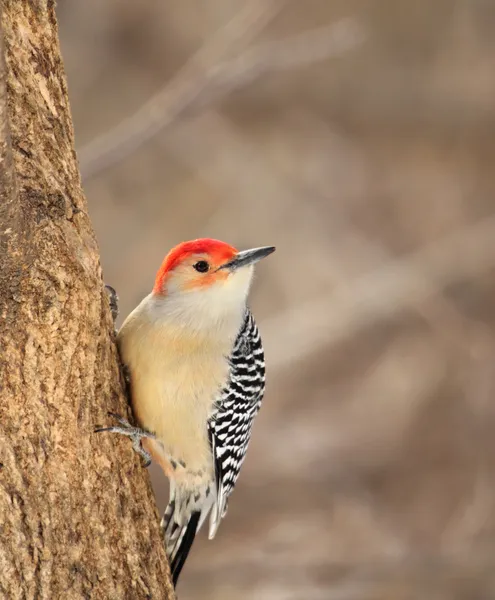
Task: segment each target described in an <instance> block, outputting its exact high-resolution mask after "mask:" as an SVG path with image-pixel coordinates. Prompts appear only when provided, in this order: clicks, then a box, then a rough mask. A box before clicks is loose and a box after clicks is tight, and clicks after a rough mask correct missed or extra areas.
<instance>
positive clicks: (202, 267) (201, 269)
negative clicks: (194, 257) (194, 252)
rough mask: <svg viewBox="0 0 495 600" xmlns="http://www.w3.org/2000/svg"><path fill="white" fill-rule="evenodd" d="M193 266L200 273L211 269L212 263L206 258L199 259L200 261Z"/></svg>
mask: <svg viewBox="0 0 495 600" xmlns="http://www.w3.org/2000/svg"><path fill="white" fill-rule="evenodd" d="M193 267H194V268H195V269H196V271H198V272H199V273H206V272H207V271H208V270H209V269H210V265H209V264H208V263H207V262H206V260H198V262H197V263H196V264H195V265H193Z"/></svg>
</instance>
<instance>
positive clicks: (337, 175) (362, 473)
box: [58, 0, 495, 600]
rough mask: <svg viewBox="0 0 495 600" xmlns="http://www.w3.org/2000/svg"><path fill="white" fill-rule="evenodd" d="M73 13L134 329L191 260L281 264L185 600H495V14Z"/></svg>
mask: <svg viewBox="0 0 495 600" xmlns="http://www.w3.org/2000/svg"><path fill="white" fill-rule="evenodd" d="M58 4H59V5H58V14H59V19H60V32H61V37H62V45H63V53H64V57H65V64H66V69H67V73H68V79H69V92H70V97H71V100H72V109H73V115H74V121H75V129H76V140H77V145H78V149H79V158H80V161H81V167H82V171H83V174H84V175H85V190H86V194H87V197H88V200H89V206H90V211H91V215H92V219H93V223H94V226H95V228H96V231H97V234H98V238H99V242H100V248H101V253H102V261H103V267H104V275H105V281H106V282H108V283H111V284H112V285H114V286H115V287H116V288H117V290H118V292H119V295H120V298H121V311H122V313H123V314H124V315H125V314H127V313H128V312H129V311H130V310H131V309H132V308H133V307H134V306H135V305H136V304H137V303H138V302H139V300H140V299H141V298H142V297H143V296H144V295H145V294H147V293H148V291H149V290H150V288H151V286H152V282H153V278H154V275H155V272H156V270H157V268H158V266H159V264H160V262H161V260H162V258H163V255H164V254H165V252H166V251H167V250H168V249H169V248H170V247H171V246H172V245H174V244H176V243H178V242H179V241H181V240H183V239H190V238H195V237H199V236H210V237H217V238H220V239H225V240H226V241H228V242H230V243H232V244H234V245H236V246H238V247H240V248H245V247H250V246H256V245H265V244H274V245H276V246H277V253H276V254H275V255H274V256H273V257H271V258H270V259H269V260H267V261H266V262H263V264H262V265H260V267H259V269H258V277H257V280H256V283H255V287H254V290H253V294H252V301H251V304H252V307H253V309H254V311H255V314H256V316H257V319H258V322H259V325H260V328H261V331H262V334H263V337H264V340H265V346H266V355H267V365H268V388H267V393H266V398H265V402H264V406H263V409H262V411H261V413H260V415H259V418H258V420H257V423H256V426H255V430H254V435H253V439H252V442H251V446H250V452H249V454H248V458H247V460H246V463H245V466H244V467H243V472H242V476H241V478H240V481H239V484H238V486H237V488H236V491H235V493H234V495H233V497H232V499H231V503H230V508H229V513H228V517H227V518H226V520H225V521H224V522H223V524H222V527H221V528H220V531H219V534H218V536H217V538H216V539H215V540H214V541H213V542H208V541H207V540H206V539H205V538H206V536H205V534H204V532H202V534H201V535H200V536H199V539H198V540H197V542H196V544H195V546H194V548H193V551H192V554H191V557H190V559H189V561H188V564H187V565H186V568H185V571H184V573H183V575H182V581H181V583H180V585H179V590H178V591H179V596H180V598H181V600H186V599H188V598H191V599H192V598H203V599H207V600H208V599H211V600H213V599H215V600H224V599H229V600H230V599H231V600H247V599H260V600H265V599H266V600H299V599H301V600H327V599H328V600H382V599H383V600H409V599H415V600H416V599H425V600H440V599H441V600H451V599H455V600H457V599H459V600H460V599H463V600H486V599H488V600H490V599H495V575H494V572H495V571H494V566H495V565H494V562H495V561H494V556H495V554H494V550H495V475H494V468H493V467H494V464H493V463H494V461H493V456H494V451H495V438H494V431H495V401H494V392H495V373H494V364H495V338H494V335H493V334H494V331H495V306H494V293H495V281H494V274H495V203H494V192H495V172H494V161H493V159H494V147H495V139H494V132H495V101H494V99H495V3H494V2H492V1H491V0H458V1H454V0H435V1H432V0H415V1H414V2H405V1H401V0H374V1H370V0H346V1H344V0H319V1H316V0H308V1H305V2H302V1H301V0H293V1H289V0H287V1H285V2H284V1H270V0H263V1H261V2H260V0H258V1H254V0H251V1H248V0H244V1H241V0H182V1H181V2H178V1H174V0H161V1H157V0H139V1H138V2H136V0H105V2H101V0H84V1H83V2H81V0H59V3H58ZM232 19H234V21H233V22H232ZM302 32H306V33H304V34H302ZM300 34H302V37H301V35H300ZM157 94H158V96H157ZM150 99H151V100H150ZM147 103H148V104H147ZM143 106H144V108H143ZM131 115H134V117H132V118H131V119H130V120H127V121H125V123H124V124H122V121H124V120H125V119H128V117H130V116H131ZM119 124H120V125H119ZM115 127H117V129H116V130H114V128H115ZM108 132H110V133H108ZM103 134H105V135H103ZM102 135H103V138H101V137H100V136H102ZM97 138H98V141H97V142H94V140H95V139H97ZM153 476H154V478H155V483H156V490H157V496H158V499H159V503H160V506H161V507H163V506H164V504H165V501H166V486H165V483H164V482H163V481H162V480H161V478H160V477H159V476H158V474H157V473H156V471H153Z"/></svg>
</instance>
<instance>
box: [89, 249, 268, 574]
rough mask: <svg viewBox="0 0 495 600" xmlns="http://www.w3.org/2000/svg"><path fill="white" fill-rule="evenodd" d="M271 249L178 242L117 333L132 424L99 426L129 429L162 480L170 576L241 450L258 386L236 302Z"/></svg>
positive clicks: (253, 335)
mask: <svg viewBox="0 0 495 600" xmlns="http://www.w3.org/2000/svg"><path fill="white" fill-rule="evenodd" d="M274 250H275V248H273V247H271V246H270V247H264V248H255V249H253V250H245V251H243V252H238V251H237V250H236V249H235V248H233V247H232V246H230V245H228V244H226V243H224V242H219V241H217V240H212V239H199V240H194V241H191V242H184V243H182V244H179V245H178V246H176V247H175V248H173V249H172V250H171V251H170V252H169V254H168V255H167V256H166V257H165V260H164V261H163V263H162V265H161V267H160V270H159V271H158V273H157V276H156V280H155V286H154V288H153V291H152V292H151V294H150V295H149V296H147V297H146V298H145V299H144V300H143V301H142V302H141V304H139V306H138V307H137V308H136V309H135V310H134V311H133V312H132V313H131V314H130V315H129V316H128V317H127V319H126V320H125V322H124V324H123V325H122V328H121V329H120V331H119V333H118V338H117V339H118V344H119V349H120V354H121V358H122V361H123V363H124V365H125V367H126V369H127V370H128V373H129V376H130V392H131V403H132V408H133V411H134V415H135V417H136V419H137V422H138V424H139V427H133V426H131V425H130V424H129V423H127V421H125V420H124V419H121V418H119V417H117V419H118V420H119V426H117V427H108V428H104V429H100V430H99V431H114V432H117V433H122V434H124V435H127V436H129V437H130V438H131V439H132V440H133V445H134V448H135V449H136V450H137V451H138V452H140V454H141V455H142V456H143V457H144V458H146V459H147V460H149V459H150V458H151V457H152V458H153V459H154V460H156V461H157V463H158V464H159V465H160V466H161V468H162V469H163V471H164V473H165V474H166V475H167V477H168V478H169V479H170V500H169V504H168V506H167V509H166V511H165V514H164V517H163V520H162V529H163V534H164V538H165V545H166V550H167V554H168V557H169V560H170V565H171V570H172V577H173V581H174V584H176V583H177V579H178V577H179V574H180V571H181V569H182V567H183V565H184V562H185V560H186V558H187V555H188V553H189V550H190V548H191V545H192V543H193V541H194V537H195V535H196V532H197V531H198V530H199V528H200V527H201V525H202V524H203V521H204V520H205V518H206V517H207V515H208V513H210V527H209V537H210V539H212V538H213V537H214V536H215V533H216V531H217V529H218V526H219V524H220V520H221V519H222V517H223V516H224V515H225V513H226V510H227V500H228V497H229V496H230V494H231V492H232V490H233V488H234V485H235V483H236V480H237V477H238V475H239V471H240V468H241V465H242V462H243V460H244V457H245V455H246V451H247V447H248V443H249V439H250V437H251V428H252V425H253V420H254V418H255V416H256V414H257V413H258V410H259V408H260V404H261V401H262V398H263V393H264V388H265V362H264V355H263V347H262V344H261V339H260V336H259V333H258V329H257V327H256V323H255V321H254V319H253V316H252V314H251V312H250V311H249V309H248V308H247V306H246V300H247V296H248V292H249V287H250V284H251V280H252V276H253V265H254V263H256V262H257V261H258V260H260V259H262V258H264V257H265V256H268V255H269V254H271V253H272V252H273V251H274ZM141 444H142V446H141Z"/></svg>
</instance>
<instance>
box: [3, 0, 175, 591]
mask: <svg viewBox="0 0 495 600" xmlns="http://www.w3.org/2000/svg"><path fill="white" fill-rule="evenodd" d="M2 32H3V50H2V52H0V56H1V63H0V66H1V69H0V70H1V73H0V186H1V187H0V195H1V198H0V200H1V206H0V235H1V239H0V244H1V246H0V261H1V265H0V598H2V599H3V598H7V599H9V600H16V599H21V598H22V599H31V598H33V599H34V598H36V599H49V600H54V599H57V598H63V599H72V598H94V599H99V598H102V599H105V600H107V599H108V600H110V599H120V598H132V599H140V598H153V599H167V600H168V599H171V598H174V592H173V588H172V586H171V583H170V577H169V569H168V566H167V561H166V558H165V553H164V549H163V545H162V541H161V536H160V532H159V524H158V515H157V512H156V506H155V502H154V497H153V494H152V490H151V487H150V482H149V478H148V475H147V472H146V470H145V469H143V468H142V466H141V463H140V459H139V457H138V456H137V455H135V454H134V452H133V450H132V449H131V444H130V443H129V442H128V441H127V440H125V439H120V436H113V435H111V434H94V433H93V429H94V428H95V426H96V425H97V424H101V423H106V422H108V417H107V416H106V413H107V411H109V410H112V411H114V412H118V413H120V414H122V415H125V414H126V410H127V409H126V400H125V397H124V394H123V386H122V381H121V376H120V373H119V367H118V358H117V352H116V347H115V343H114V337H113V325H112V320H111V316H110V311H109V306H108V300H107V297H106V294H105V291H104V286H103V281H102V275H101V268H100V263H99V256H98V246H97V243H96V240H95V236H94V233H93V230H92V227H91V223H90V220H89V217H88V212H87V206H86V201H85V198H84V196H83V193H82V190H81V184H80V177H79V172H78V165H77V160H76V155H75V151H74V137H73V130H72V122H71V116H70V111H69V103H68V98H67V87H66V80H65V74H64V70H63V65H62V60H61V57H60V49H59V43H58V33H57V23H56V17H55V7H54V2H53V1H49V0H48V1H47V0H4V2H3V14H2Z"/></svg>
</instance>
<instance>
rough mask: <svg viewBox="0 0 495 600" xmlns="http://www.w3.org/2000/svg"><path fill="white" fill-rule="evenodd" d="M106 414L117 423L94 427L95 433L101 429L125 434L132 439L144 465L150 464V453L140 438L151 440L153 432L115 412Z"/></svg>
mask: <svg viewBox="0 0 495 600" xmlns="http://www.w3.org/2000/svg"><path fill="white" fill-rule="evenodd" d="M108 416H110V417H112V418H113V419H115V420H116V421H117V422H118V423H119V425H118V426H115V427H97V428H96V429H95V433H101V432H103V431H108V432H110V433H120V434H121V435H125V436H127V437H128V438H129V439H130V440H131V441H132V447H133V449H134V450H135V451H136V452H137V453H138V454H139V456H141V457H142V458H143V460H144V465H143V466H145V467H149V466H150V464H151V454H150V453H149V452H147V451H146V450H145V449H144V448H143V446H142V444H141V440H142V439H143V438H150V439H152V440H154V439H155V434H154V433H151V432H150V431H146V430H145V429H141V428H140V427H135V426H134V425H131V424H130V423H129V421H127V419H124V418H123V417H121V416H120V415H116V414H115V413H111V412H109V413H108Z"/></svg>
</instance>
